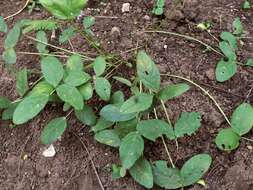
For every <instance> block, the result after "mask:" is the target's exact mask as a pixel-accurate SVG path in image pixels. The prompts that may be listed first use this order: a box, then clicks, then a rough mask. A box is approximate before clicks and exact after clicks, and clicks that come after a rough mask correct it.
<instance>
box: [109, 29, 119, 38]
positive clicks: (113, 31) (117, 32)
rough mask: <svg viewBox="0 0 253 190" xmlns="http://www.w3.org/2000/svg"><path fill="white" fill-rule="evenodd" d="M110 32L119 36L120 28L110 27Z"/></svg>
mask: <svg viewBox="0 0 253 190" xmlns="http://www.w3.org/2000/svg"><path fill="white" fill-rule="evenodd" d="M110 34H111V35H112V36H115V37H119V36H120V29H119V27H116V26H114V27H112V30H111V32H110Z"/></svg>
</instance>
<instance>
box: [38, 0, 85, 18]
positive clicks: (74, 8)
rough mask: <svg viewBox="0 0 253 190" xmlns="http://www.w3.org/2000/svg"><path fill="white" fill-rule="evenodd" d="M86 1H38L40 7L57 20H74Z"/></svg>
mask: <svg viewBox="0 0 253 190" xmlns="http://www.w3.org/2000/svg"><path fill="white" fill-rule="evenodd" d="M87 1H88V0H62V1H55V0H54V1H52V0H39V2H40V3H41V5H42V6H43V7H45V8H46V9H47V10H48V11H49V12H50V13H52V14H53V15H54V16H55V17H57V18H59V19H74V18H75V17H76V16H78V15H79V14H80V12H81V10H82V9H83V7H84V6H85V4H86V3H87Z"/></svg>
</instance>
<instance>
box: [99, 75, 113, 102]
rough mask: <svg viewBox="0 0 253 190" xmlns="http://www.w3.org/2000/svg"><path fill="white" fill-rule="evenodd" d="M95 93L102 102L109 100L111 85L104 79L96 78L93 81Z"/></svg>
mask: <svg viewBox="0 0 253 190" xmlns="http://www.w3.org/2000/svg"><path fill="white" fill-rule="evenodd" d="M95 91H96V93H97V94H98V95H99V97H100V98H101V99H102V100H104V101H108V100H110V96H111V84H110V83H109V81H108V80H107V79H105V78H102V77H98V78H96V79H95Z"/></svg>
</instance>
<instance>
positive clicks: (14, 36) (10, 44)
mask: <svg viewBox="0 0 253 190" xmlns="http://www.w3.org/2000/svg"><path fill="white" fill-rule="evenodd" d="M19 37H20V27H19V26H18V25H15V26H14V27H13V28H12V29H11V30H10V32H9V33H8V35H7V37H6V39H5V41H4V48H5V49H9V48H14V47H15V46H16V44H17V43H18V40H19Z"/></svg>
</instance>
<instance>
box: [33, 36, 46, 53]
mask: <svg viewBox="0 0 253 190" xmlns="http://www.w3.org/2000/svg"><path fill="white" fill-rule="evenodd" d="M36 39H37V40H39V41H40V42H37V45H36V48H37V50H38V51H39V52H40V53H48V52H49V51H48V50H47V45H46V44H47V43H48V41H47V35H46V33H45V32H44V31H38V32H37V34H36ZM41 42H43V43H41Z"/></svg>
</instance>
